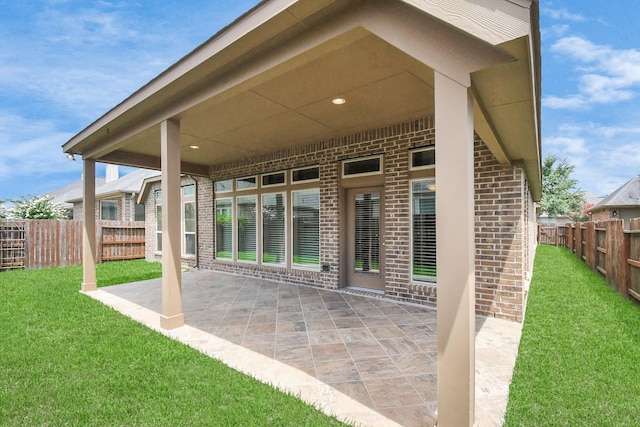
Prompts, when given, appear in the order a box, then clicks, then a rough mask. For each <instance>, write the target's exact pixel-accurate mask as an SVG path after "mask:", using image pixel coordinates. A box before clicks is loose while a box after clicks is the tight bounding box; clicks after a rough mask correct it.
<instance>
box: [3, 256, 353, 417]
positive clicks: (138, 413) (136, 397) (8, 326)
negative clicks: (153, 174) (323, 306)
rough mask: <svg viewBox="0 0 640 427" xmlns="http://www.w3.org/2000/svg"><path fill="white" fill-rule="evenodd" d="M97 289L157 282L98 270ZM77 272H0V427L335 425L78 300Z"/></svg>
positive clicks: (134, 268) (134, 264)
mask: <svg viewBox="0 0 640 427" xmlns="http://www.w3.org/2000/svg"><path fill="white" fill-rule="evenodd" d="M97 276H98V282H99V285H101V286H102V285H107V284H116V283H123V282H129V281H136V280H144V279H148V278H152V277H159V276H160V264H158V263H148V262H146V261H130V262H116V263H106V264H100V265H98V270H97ZM81 279H82V270H81V269H80V268H79V267H71V268H58V269H44V270H32V271H7V272H2V273H0V325H1V327H0V425H2V426H24V425H32V426H36V425H37V426H42V425H47V426H60V425H83V426H84V425H94V426H107V425H123V426H124V425H126V426H178V425H188V426H268V425H273V426H326V425H329V426H331V425H342V424H341V423H340V422H338V421H337V420H335V419H333V418H330V417H327V416H326V415H324V414H323V413H321V412H319V411H317V410H316V409H314V408H313V407H311V406H309V405H307V404H305V403H304V402H302V401H300V400H299V399H297V398H295V397H293V396H290V395H287V394H284V393H281V392H279V391H277V390H275V389H274V388H272V387H270V386H267V385H265V384H262V383H260V382H258V381H256V380H254V379H252V378H250V377H248V376H246V375H244V374H241V373H238V372H236V371H234V370H232V369H230V368H228V367H226V366H225V365H223V364H221V363H220V362H218V361H216V360H213V359H211V358H209V357H206V356H205V355H203V354H201V353H199V352H197V351H195V350H193V349H191V348H189V347H187V346H185V345H183V344H180V343H178V342H175V341H172V340H170V339H169V338H166V337H165V336H163V335H161V334H159V333H156V332H153V331H151V330H149V329H148V328H146V327H144V326H142V325H140V324H138V323H136V322H134V321H133V320H130V319H128V318H126V317H124V316H122V315H120V314H119V313H117V312H115V311H114V310H112V309H110V308H108V307H106V306H104V305H102V304H101V303H99V302H97V301H95V300H93V299H91V298H89V297H87V296H85V295H82V294H80V293H79V289H80V282H81Z"/></svg>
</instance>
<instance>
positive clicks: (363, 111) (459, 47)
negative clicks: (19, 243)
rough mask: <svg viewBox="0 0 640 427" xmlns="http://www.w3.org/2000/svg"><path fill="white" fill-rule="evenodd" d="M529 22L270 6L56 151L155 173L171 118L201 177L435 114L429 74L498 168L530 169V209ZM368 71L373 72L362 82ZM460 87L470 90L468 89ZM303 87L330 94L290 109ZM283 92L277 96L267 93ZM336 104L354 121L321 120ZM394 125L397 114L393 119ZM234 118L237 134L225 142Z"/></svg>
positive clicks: (459, 8) (525, 9)
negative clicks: (438, 77)
mask: <svg viewBox="0 0 640 427" xmlns="http://www.w3.org/2000/svg"><path fill="white" fill-rule="evenodd" d="M532 5H533V6H535V7H533V6H532ZM530 8H532V9H535V10H537V3H532V2H527V1H515V0H514V1H507V0H456V1H445V0H438V1H435V0H434V1H426V0H425V1H418V0H411V1H381V0H380V1H379V0H369V1H366V2H364V1H348V0H300V1H292V0H289V1H282V0H271V1H265V2H262V3H260V4H259V5H258V6H256V7H255V8H253V9H251V10H250V11H249V12H247V13H246V14H244V15H243V16H241V17H240V18H239V19H238V20H236V21H235V22H234V23H233V24H231V25H230V26H228V27H226V28H225V29H223V30H222V31H220V32H219V33H218V34H216V35H215V36H213V37H212V38H211V39H210V40H208V41H207V42H205V43H204V44H202V45H201V46H199V47H198V48H196V49H195V50H194V51H193V52H191V53H190V54H188V55H187V56H185V57H184V58H182V59H181V60H180V61H178V62H177V63H176V64H174V65H173V66H171V67H170V68H169V69H167V70H166V71H165V72H163V73H162V74H160V75H159V76H158V77H156V78H155V79H153V80H152V81H151V82H149V83H148V84H147V85H145V86H143V87H142V88H141V89H139V90H138V91H137V92H135V93H134V94H132V95H131V96H130V97H129V98H127V99H126V100H124V101H123V102H122V103H121V104H119V105H117V106H116V107H114V108H113V109H112V110H110V111H109V112H107V113H106V114H105V115H104V116H102V117H101V118H99V119H98V120H96V121H95V122H94V123H92V124H91V125H89V126H88V127H87V128H86V129H85V130H83V131H82V132H80V133H79V134H78V135H76V136H75V137H73V138H72V139H71V140H69V141H68V142H67V143H66V144H64V145H63V149H64V151H65V152H69V153H75V154H81V155H82V156H83V158H93V159H95V160H98V161H104V162H107V163H119V164H127V165H131V166H140V167H147V168H154V169H158V168H159V167H160V162H159V125H158V124H159V123H160V122H161V121H162V120H165V119H168V118H177V119H179V120H180V121H181V140H182V143H183V145H187V144H191V145H199V146H200V145H201V146H202V149H201V150H200V151H199V152H197V153H195V152H190V151H189V150H185V151H183V152H181V159H182V162H183V165H182V169H183V172H185V173H192V174H198V175H207V174H208V166H209V165H211V164H213V162H214V161H218V160H220V159H228V160H233V159H237V158H246V157H251V156H252V155H258V154H263V153H265V152H268V150H272V151H273V149H274V148H276V147H279V148H283V147H281V143H282V141H283V137H284V138H285V139H287V140H290V139H296V138H297V140H296V142H295V143H296V144H300V143H305V142H309V141H313V140H317V139H319V138H327V137H333V136H339V135H341V134H342V135H343V134H345V133H346V132H349V131H355V130H358V127H359V128H360V129H363V128H367V126H380V125H384V124H388V123H390V120H403V119H410V118H414V117H419V116H421V115H425V114H432V113H433V105H432V104H433V99H432V98H433V95H432V93H433V68H434V67H435V66H437V67H438V69H439V71H440V72H443V70H444V72H445V74H446V75H448V76H450V78H452V79H454V80H458V81H459V82H460V83H461V84H466V85H468V84H471V86H472V95H473V96H474V99H475V107H476V116H477V119H476V123H475V125H476V128H477V131H478V133H479V134H481V136H482V137H483V139H485V140H486V141H487V144H488V145H489V147H490V149H491V150H492V151H493V152H494V153H495V154H496V157H497V158H498V159H499V160H500V161H502V162H505V163H510V162H514V161H515V162H520V161H522V162H524V163H525V165H527V164H529V166H528V169H527V173H528V175H530V176H529V180H530V185H531V186H532V189H533V193H534V198H535V197H536V196H535V195H536V194H537V190H536V188H537V187H539V185H537V184H536V182H535V181H536V170H538V171H539V163H540V160H539V144H538V139H539V138H538V136H537V135H536V133H537V132H538V131H537V129H538V119H537V117H536V115H537V114H539V113H536V110H537V109H538V105H539V103H536V97H537V96H539V95H536V88H537V84H536V82H535V79H538V78H539V74H537V73H536V62H537V60H536V58H535V57H534V58H532V56H535V51H536V49H539V40H538V41H536V39H535V35H536V31H537V29H536V28H533V29H532V24H531V22H532V21H531V14H532V11H531V10H530ZM434 17H435V18H434ZM535 22H537V21H535ZM425 40H426V41H428V43H425ZM536 44H537V46H536ZM494 46H497V47H494ZM356 47H359V48H360V49H362V53H361V57H360V59H362V61H361V62H360V63H356V64H354V65H355V66H356V67H357V68H353V67H352V68H351V70H354V72H350V68H348V67H346V64H348V55H346V53H347V52H349V50H351V51H353V52H355V51H356V50H355V48H356ZM381 52H384V54H385V55H387V56H388V58H390V62H391V64H389V65H388V66H387V65H385V64H383V65H381V66H380V67H378V64H380V63H381V61H382V59H383V55H381V54H380V53H381ZM450 52H455V55H451V54H450ZM358 64H360V65H358ZM537 64H539V62H537ZM313 65H315V67H314V66H313ZM343 66H344V67H343ZM350 66H351V65H350ZM318 67H321V68H322V67H323V68H322V69H324V70H327V72H332V71H333V72H335V73H334V74H333V76H334V78H332V80H335V82H333V81H331V80H327V79H325V80H322V77H323V76H318V75H314V74H313V72H314V71H313V70H316V69H318ZM372 67H377V68H376V69H375V70H373V69H372V70H369V69H368V68H372ZM385 67H386V68H385ZM376 73H378V74H376ZM468 73H472V81H471V82H466V81H465V78H466V79H468V75H469V74H468ZM465 76H466V77H465ZM305 79H306V80H307V81H313V82H314V83H316V84H317V85H318V88H319V91H320V89H322V90H324V91H326V93H324V94H322V93H317V94H315V97H314V96H309V97H308V99H306V98H305V99H306V102H307V104H305V105H295V104H293V103H290V100H291V99H292V98H293V99H295V98H296V97H298V95H299V92H300V90H301V89H304V90H306V86H310V85H308V84H307V85H304V86H302V85H300V84H299V83H298V85H297V86H296V85H294V83H292V82H300V81H304V80H305ZM278 81H282V82H284V84H285V85H284V86H282V85H281V86H279V87H280V88H282V90H281V91H280V92H279V93H277V92H273V91H272V90H271V88H272V87H274V85H275V83H276V82H278ZM341 84H342V86H341ZM396 92H397V93H407V94H411V93H415V94H416V95H415V96H413V97H405V98H404V99H402V98H400V97H398V96H394V93H396ZM368 93H372V94H375V98H374V97H372V96H369V97H367V94H368ZM342 94H344V95H350V96H353V98H352V99H354V100H358V101H359V102H360V104H359V105H358V104H357V103H350V104H347V105H349V106H350V108H352V109H353V111H354V112H353V114H352V115H351V116H348V115H346V114H343V115H339V114H338V115H336V113H335V110H328V109H327V108H325V105H326V104H325V102H326V101H327V99H330V97H331V96H334V95H342ZM291 95H296V97H292V96H291ZM310 95H313V94H310ZM380 97H382V98H380ZM422 100H424V101H422ZM376 102H378V103H380V104H382V105H388V109H387V111H386V112H385V111H373V112H370V113H369V112H368V110H369V109H370V107H371V106H373V105H375V103H376ZM246 106H249V107H250V110H247V109H246V108H245V107H246ZM355 108H359V110H358V111H359V112H356V111H355ZM230 109H236V110H235V111H232V113H233V114H231V115H230V116H229V119H228V120H227V117H224V115H223V114H221V115H220V116H219V120H218V122H216V123H213V124H211V123H208V122H209V121H210V120H211V117H218V115H217V114H218V113H220V112H224V111H227V112H228V111H231V110H230ZM246 111H250V113H251V114H252V115H249V114H248V113H245V112H246ZM391 111H398V112H400V113H401V114H396V115H395V116H394V115H393V114H390V112H391ZM227 114H229V113H227ZM243 115H244V117H240V116H243ZM238 117H240V118H241V119H244V121H238V122H237V123H235V126H236V127H235V128H233V129H228V130H226V131H225V132H222V131H221V130H222V127H223V126H224V125H228V124H230V121H231V120H233V119H234V118H235V119H237V118H238ZM346 117H351V121H350V122H348V121H345V118H346ZM366 117H372V119H371V120H369V121H366V120H365V119H364V118H366ZM223 118H224V119H225V120H223ZM341 120H342V122H341ZM385 121H386V123H385ZM513 123H520V124H521V126H520V127H519V128H517V127H514V126H513ZM207 126H208V127H207ZM532 135H534V136H532ZM238 141H241V143H238ZM531 147H533V149H532V148H531ZM536 147H538V149H536ZM535 152H537V153H538V154H537V155H536V154H532V153H535ZM538 177H539V174H538Z"/></svg>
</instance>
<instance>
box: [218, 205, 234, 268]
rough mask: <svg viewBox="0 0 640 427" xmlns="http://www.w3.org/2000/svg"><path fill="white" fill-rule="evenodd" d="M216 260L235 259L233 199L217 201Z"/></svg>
mask: <svg viewBox="0 0 640 427" xmlns="http://www.w3.org/2000/svg"><path fill="white" fill-rule="evenodd" d="M216 258H220V259H232V258H233V203H232V199H230V198H229V199H217V200H216Z"/></svg>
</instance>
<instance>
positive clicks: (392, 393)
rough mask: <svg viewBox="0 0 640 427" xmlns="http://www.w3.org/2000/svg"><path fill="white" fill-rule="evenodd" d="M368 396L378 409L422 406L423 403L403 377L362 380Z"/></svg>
mask: <svg viewBox="0 0 640 427" xmlns="http://www.w3.org/2000/svg"><path fill="white" fill-rule="evenodd" d="M364 385H365V386H366V387H367V390H369V395H370V396H371V399H373V403H375V405H376V407H378V408H390V407H400V406H409V405H422V404H424V401H423V400H422V398H421V397H420V395H419V394H418V393H416V391H415V390H414V389H413V387H412V386H411V384H410V383H409V381H407V379H406V378H405V377H403V376H398V377H395V378H384V379H371V380H367V379H365V380H364Z"/></svg>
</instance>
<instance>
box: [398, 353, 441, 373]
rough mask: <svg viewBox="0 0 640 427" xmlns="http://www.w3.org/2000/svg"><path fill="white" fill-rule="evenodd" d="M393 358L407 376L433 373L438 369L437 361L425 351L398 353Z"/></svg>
mask: <svg viewBox="0 0 640 427" xmlns="http://www.w3.org/2000/svg"><path fill="white" fill-rule="evenodd" d="M391 360H393V362H394V363H395V364H396V366H397V367H398V369H400V371H401V372H402V375H405V376H409V375H411V376H415V375H424V374H431V373H435V372H436V370H437V364H436V361H435V360H434V359H432V358H431V357H430V356H428V355H426V354H424V353H411V354H396V355H393V356H391Z"/></svg>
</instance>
